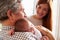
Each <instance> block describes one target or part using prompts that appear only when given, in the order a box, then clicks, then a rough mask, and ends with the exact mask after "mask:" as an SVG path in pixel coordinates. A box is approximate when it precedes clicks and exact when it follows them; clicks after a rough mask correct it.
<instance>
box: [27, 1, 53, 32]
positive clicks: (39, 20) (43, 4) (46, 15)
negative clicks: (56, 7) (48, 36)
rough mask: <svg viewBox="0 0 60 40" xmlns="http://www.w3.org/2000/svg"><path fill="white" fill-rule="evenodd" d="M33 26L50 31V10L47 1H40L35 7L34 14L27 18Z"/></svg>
mask: <svg viewBox="0 0 60 40" xmlns="http://www.w3.org/2000/svg"><path fill="white" fill-rule="evenodd" d="M28 19H29V20H30V21H31V22H32V23H33V24H34V25H35V26H38V25H42V26H44V27H46V28H48V29H49V30H51V31H52V27H51V8H50V4H49V2H48V1H47V0H40V1H38V3H37V5H36V14H35V15H33V16H31V17H29V18H28Z"/></svg>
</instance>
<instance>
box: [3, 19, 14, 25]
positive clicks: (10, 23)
mask: <svg viewBox="0 0 60 40" xmlns="http://www.w3.org/2000/svg"><path fill="white" fill-rule="evenodd" d="M13 24H14V23H12V22H11V21H10V20H5V21H3V22H2V25H3V26H13Z"/></svg>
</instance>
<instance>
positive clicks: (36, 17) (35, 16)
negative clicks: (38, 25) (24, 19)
mask: <svg viewBox="0 0 60 40" xmlns="http://www.w3.org/2000/svg"><path fill="white" fill-rule="evenodd" d="M33 17H34V18H35V19H38V20H42V19H40V18H39V17H38V16H37V15H34V16H33Z"/></svg>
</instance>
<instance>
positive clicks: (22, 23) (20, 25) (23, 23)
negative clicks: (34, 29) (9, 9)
mask: <svg viewBox="0 0 60 40" xmlns="http://www.w3.org/2000/svg"><path fill="white" fill-rule="evenodd" d="M28 27H29V24H28V22H27V20H26V19H19V20H17V21H16V23H15V31H16V32H26V31H27V29H26V28H28Z"/></svg>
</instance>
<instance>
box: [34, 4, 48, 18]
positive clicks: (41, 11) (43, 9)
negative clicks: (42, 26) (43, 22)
mask: <svg viewBox="0 0 60 40" xmlns="http://www.w3.org/2000/svg"><path fill="white" fill-rule="evenodd" d="M36 12H37V13H36V15H35V17H36V18H38V19H42V18H43V17H44V16H46V14H47V12H48V4H40V5H38V6H37V8H36Z"/></svg>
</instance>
